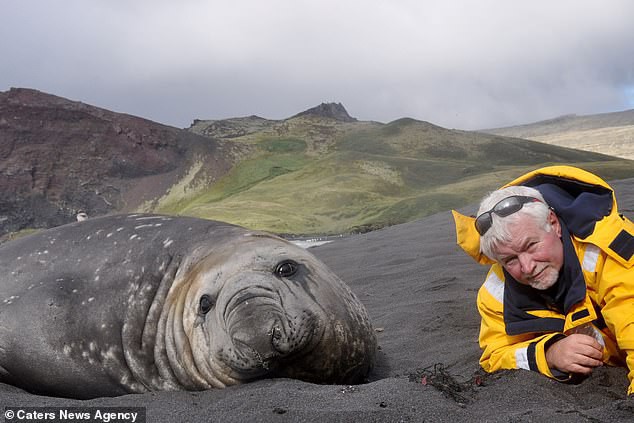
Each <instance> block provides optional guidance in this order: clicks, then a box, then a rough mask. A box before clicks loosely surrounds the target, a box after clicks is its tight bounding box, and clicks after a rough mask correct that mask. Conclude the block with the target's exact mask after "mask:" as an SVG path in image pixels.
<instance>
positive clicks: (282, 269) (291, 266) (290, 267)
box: [275, 260, 299, 278]
mask: <svg viewBox="0 0 634 423" xmlns="http://www.w3.org/2000/svg"><path fill="white" fill-rule="evenodd" d="M298 269H299V264H297V263H296V262H294V261H293V260H284V261H282V262H280V263H278V264H277V266H276V267H275V274H276V275H277V276H279V277H281V278H290V277H291V276H293V275H294V274H295V273H297V270H298Z"/></svg>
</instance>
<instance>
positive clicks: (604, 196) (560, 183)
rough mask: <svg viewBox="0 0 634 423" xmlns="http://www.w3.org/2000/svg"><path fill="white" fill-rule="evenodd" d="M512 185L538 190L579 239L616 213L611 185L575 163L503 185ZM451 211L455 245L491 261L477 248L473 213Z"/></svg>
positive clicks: (547, 168) (551, 168)
mask: <svg viewBox="0 0 634 423" xmlns="http://www.w3.org/2000/svg"><path fill="white" fill-rule="evenodd" d="M512 185H526V186H530V187H533V188H535V189H537V190H538V191H540V192H541V194H542V195H543V196H544V199H545V200H546V202H547V203H548V204H549V205H550V207H552V208H553V209H554V210H555V213H556V214H557V215H558V216H559V217H560V218H561V220H562V221H563V222H564V223H565V224H566V226H567V227H568V230H569V231H570V233H571V234H572V235H574V236H576V237H578V238H580V239H585V238H587V237H588V236H589V235H591V234H592V233H593V232H594V229H595V226H596V223H597V222H598V221H600V220H602V219H603V218H604V217H606V216H609V215H613V214H616V213H618V212H617V206H616V201H615V198H614V193H613V191H612V189H611V188H610V186H609V185H608V184H607V183H606V182H605V181H604V180H603V179H601V178H599V177H598V176H596V175H594V174H592V173H590V172H587V171H585V170H583V169H579V168H576V167H572V166H550V167H544V168H541V169H537V170H535V171H532V172H529V173H527V174H525V175H523V176H520V177H519V178H517V179H515V180H514V181H512V182H510V183H508V184H506V185H504V186H503V187H502V188H505V187H508V186H512ZM452 213H453V216H454V222H455V225H456V242H457V243H458V245H460V247H461V248H462V249H463V250H464V251H465V252H466V253H467V254H468V255H470V256H471V257H472V258H473V259H474V260H475V261H477V262H478V263H480V264H492V263H494V261H493V260H491V259H490V258H489V257H487V256H485V255H484V254H482V252H481V251H480V234H478V231H477V230H476V228H475V217H473V216H465V215H462V214H460V213H459V212H457V211H455V210H452Z"/></svg>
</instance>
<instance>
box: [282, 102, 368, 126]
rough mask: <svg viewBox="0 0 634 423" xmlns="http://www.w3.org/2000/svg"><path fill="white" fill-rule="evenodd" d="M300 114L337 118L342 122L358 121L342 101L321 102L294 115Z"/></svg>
mask: <svg viewBox="0 0 634 423" xmlns="http://www.w3.org/2000/svg"><path fill="white" fill-rule="evenodd" d="M299 116H317V117H324V118H330V119H335V120H338V121H340V122H356V121H357V119H355V118H353V117H352V116H350V115H349V114H348V112H347V111H346V108H345V107H343V104H341V103H321V104H320V105H319V106H316V107H313V108H312V109H308V110H306V111H303V112H301V113H298V114H296V115H295V116H293V117H299Z"/></svg>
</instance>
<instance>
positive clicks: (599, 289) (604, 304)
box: [453, 166, 634, 394]
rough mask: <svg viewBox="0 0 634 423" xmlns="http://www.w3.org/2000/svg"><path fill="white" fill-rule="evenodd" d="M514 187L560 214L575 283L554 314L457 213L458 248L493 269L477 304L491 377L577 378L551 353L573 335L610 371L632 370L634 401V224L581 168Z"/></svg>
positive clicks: (537, 175) (556, 170)
mask: <svg viewBox="0 0 634 423" xmlns="http://www.w3.org/2000/svg"><path fill="white" fill-rule="evenodd" d="M510 185H527V186H532V187H534V188H536V189H538V190H539V191H540V192H541V193H542V194H543V195H544V198H545V199H546V202H547V203H548V204H549V205H550V206H551V207H553V208H554V209H555V212H556V213H557V215H558V216H559V219H560V222H561V223H562V228H563V230H564V233H563V234H562V241H564V254H565V255H566V260H565V263H566V264H565V266H567V268H566V272H568V273H567V275H570V276H569V277H568V276H567V277H566V278H565V279H567V280H568V281H567V282H565V283H562V285H565V286H562V287H560V290H561V291H560V292H561V293H562V295H561V296H560V297H558V298H560V299H561V303H560V304H559V305H560V307H558V309H560V310H563V311H561V312H559V311H554V310H553V307H549V306H548V305H547V304H545V301H544V300H543V298H542V297H541V296H540V295H538V293H536V290H534V289H532V288H530V287H527V286H524V285H521V284H519V283H518V282H516V281H515V280H513V278H512V277H511V276H510V275H508V274H505V272H504V269H503V268H502V267H501V266H500V265H498V264H497V263H495V262H494V261H492V260H490V259H489V258H488V257H486V256H484V255H483V254H481V252H480V238H479V235H478V233H477V231H476V230H475V223H474V218H473V217H467V216H464V215H461V214H460V213H458V212H456V211H454V212H453V213H454V219H455V223H456V234H457V242H458V244H459V245H460V246H461V247H462V248H463V249H464V250H465V252H467V254H469V255H470V256H472V257H473V258H474V259H475V260H476V261H478V262H479V263H481V264H492V266H491V269H490V270H489V273H488V275H487V278H486V280H485V282H484V284H483V285H482V287H481V288H480V290H479V292H478V299H477V305H478V311H479V312H480V315H481V317H482V321H481V327H480V337H479V341H480V347H481V348H482V350H483V353H482V356H481V358H480V365H481V366H482V367H483V368H484V370H486V371H488V372H493V371H496V370H500V369H527V370H533V371H537V372H540V373H542V374H544V375H546V376H548V377H551V378H554V379H557V380H560V381H566V380H569V379H570V378H571V376H570V375H568V374H564V373H562V372H559V371H557V370H555V369H550V368H549V367H548V365H547V363H546V355H545V351H546V349H547V348H548V346H549V345H550V344H551V343H553V342H556V341H557V340H559V339H561V338H562V337H564V336H566V334H571V333H578V332H581V333H586V334H589V335H593V336H595V338H597V340H598V341H599V342H600V343H601V344H602V345H603V346H604V354H603V361H604V362H605V363H607V364H611V365H623V364H626V365H627V367H628V369H629V373H628V377H629V380H630V387H629V389H628V394H634V223H632V222H631V221H630V220H628V219H627V218H625V217H623V216H621V215H619V213H618V208H617V204H616V199H615V196H614V193H613V191H612V189H611V188H610V186H609V185H608V184H607V183H606V182H605V181H603V180H602V179H601V178H599V177H597V176H596V175H593V174H591V173H588V172H586V171H584V170H581V169H578V168H574V167H570V166H552V167H546V168H542V169H538V170H536V171H533V172H530V173H528V174H526V175H523V176H521V177H519V178H517V179H516V180H514V181H512V182H511V183H509V184H507V185H505V186H510ZM562 271H563V269H562Z"/></svg>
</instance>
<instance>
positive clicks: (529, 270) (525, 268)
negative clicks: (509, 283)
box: [518, 254, 535, 275]
mask: <svg viewBox="0 0 634 423" xmlns="http://www.w3.org/2000/svg"><path fill="white" fill-rule="evenodd" d="M518 259H519V261H520V270H521V271H522V273H524V274H525V275H532V274H533V270H535V260H533V256H532V255H531V254H520V255H519V256H518Z"/></svg>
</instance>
